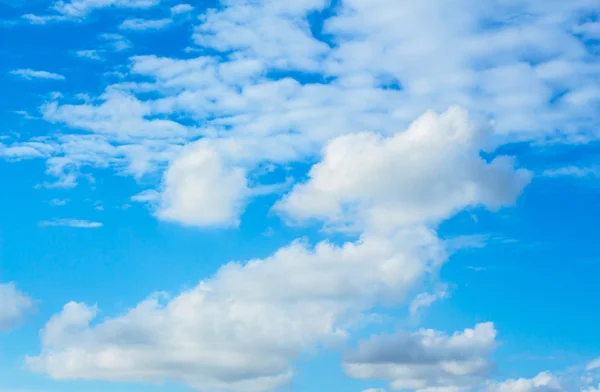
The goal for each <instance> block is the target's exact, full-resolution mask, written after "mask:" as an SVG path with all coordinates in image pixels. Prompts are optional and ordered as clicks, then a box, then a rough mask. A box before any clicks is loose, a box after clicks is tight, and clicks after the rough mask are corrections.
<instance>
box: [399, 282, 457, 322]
mask: <svg viewBox="0 0 600 392" xmlns="http://www.w3.org/2000/svg"><path fill="white" fill-rule="evenodd" d="M448 296H449V293H448V286H447V285H441V286H440V287H439V288H438V289H437V290H436V291H435V292H434V293H420V294H418V295H417V296H416V297H415V298H413V300H412V301H411V303H410V306H409V307H408V310H409V312H410V315H411V316H415V315H416V314H417V313H418V312H419V310H420V309H423V308H427V307H430V306H431V305H433V303H435V302H436V301H439V300H441V299H444V298H447V297H448Z"/></svg>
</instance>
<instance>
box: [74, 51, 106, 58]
mask: <svg viewBox="0 0 600 392" xmlns="http://www.w3.org/2000/svg"><path fill="white" fill-rule="evenodd" d="M75 54H76V55H77V56H78V57H81V58H85V59H89V60H95V61H102V60H103V58H102V56H101V55H100V52H99V51H98V50H95V49H89V50H78V51H77V52H76V53H75Z"/></svg>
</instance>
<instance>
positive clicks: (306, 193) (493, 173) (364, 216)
mask: <svg viewBox="0 0 600 392" xmlns="http://www.w3.org/2000/svg"><path fill="white" fill-rule="evenodd" d="M485 142H486V131H485V129H484V128H482V127H479V126H478V125H477V124H475V123H472V122H470V121H469V120H468V118H467V114H466V113H465V112H464V111H462V110H460V109H457V108H454V109H450V110H449V111H447V112H446V113H444V114H442V115H437V114H435V113H431V112H430V113H427V114H425V115H424V116H422V117H421V118H419V119H418V120H416V121H415V122H414V123H413V124H412V125H411V126H410V127H409V128H408V129H407V130H406V131H404V132H398V133H397V134H395V135H393V136H391V137H389V138H385V137H382V136H380V135H378V134H375V133H370V132H364V133H360V134H351V135H346V136H341V137H339V138H336V139H334V140H333V141H331V142H329V143H328V145H327V146H326V147H325V149H324V152H323V159H322V161H321V162H319V163H318V164H316V165H315V166H314V167H313V168H312V169H311V170H310V173H309V180H308V181H307V182H306V183H304V184H299V185H296V186H295V187H294V189H293V190H292V192H291V193H290V194H289V195H287V196H286V197H285V198H284V199H283V200H282V201H281V202H280V203H279V205H278V206H277V209H278V210H279V211H282V212H284V213H285V214H286V215H287V216H289V217H291V218H293V219H297V220H306V219H311V218H314V219H319V220H323V221H325V222H326V224H327V225H328V226H337V227H342V228H345V229H347V228H350V229H352V228H356V227H354V226H358V229H363V228H364V227H368V228H369V229H370V230H389V229H390V228H391V229H393V228H394V227H396V226H398V225H411V224H415V223H420V222H432V223H437V222H439V221H440V220H443V219H445V218H448V217H450V216H451V215H453V214H454V213H456V212H457V211H460V210H462V209H463V208H465V207H468V206H480V205H483V206H487V207H490V208H498V207H501V206H503V205H507V204H511V203H513V202H514V200H515V199H516V197H517V196H518V195H519V194H520V193H521V191H522V189H523V188H524V187H525V186H526V185H527V184H528V183H529V181H530V179H531V174H530V173H529V172H527V171H525V170H515V169H514V168H513V162H512V160H511V159H510V158H508V157H497V158H495V159H494V160H493V161H491V162H489V163H488V162H486V161H485V160H484V159H483V158H481V156H480V152H481V150H482V148H483V147H484V146H485Z"/></svg>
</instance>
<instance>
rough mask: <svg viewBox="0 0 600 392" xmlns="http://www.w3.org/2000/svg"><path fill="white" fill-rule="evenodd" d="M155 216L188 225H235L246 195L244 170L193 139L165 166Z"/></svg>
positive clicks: (207, 144) (210, 147)
mask: <svg viewBox="0 0 600 392" xmlns="http://www.w3.org/2000/svg"><path fill="white" fill-rule="evenodd" d="M163 187H164V189H163V192H162V195H161V201H160V209H159V212H158V216H159V217H160V218H161V219H165V220H172V221H176V222H180V223H183V224H186V225H190V226H231V225H233V226H237V225H238V223H239V217H240V214H241V212H242V210H243V208H244V203H245V199H246V197H247V196H248V194H249V188H248V182H247V179H246V173H245V171H244V169H242V168H240V167H234V166H231V165H230V164H229V163H228V162H224V161H223V159H222V157H221V156H220V155H219V153H218V151H216V150H215V149H214V148H213V147H212V146H211V145H210V144H209V143H206V142H205V141H200V142H197V143H195V144H193V145H191V146H189V147H188V148H187V149H186V150H185V151H184V152H182V153H181V155H179V156H178V157H177V158H176V159H175V160H174V161H173V162H171V164H170V165H169V168H168V169H167V171H166V173H165V176H164V180H163Z"/></svg>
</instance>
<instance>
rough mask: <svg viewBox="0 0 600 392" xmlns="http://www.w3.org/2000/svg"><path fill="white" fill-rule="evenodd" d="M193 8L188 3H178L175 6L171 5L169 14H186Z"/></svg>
mask: <svg viewBox="0 0 600 392" xmlns="http://www.w3.org/2000/svg"><path fill="white" fill-rule="evenodd" d="M193 10H194V7H192V6H191V5H189V4H178V5H176V6H173V7H171V14H173V15H179V14H186V13H188V12H192V11H193Z"/></svg>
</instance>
